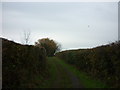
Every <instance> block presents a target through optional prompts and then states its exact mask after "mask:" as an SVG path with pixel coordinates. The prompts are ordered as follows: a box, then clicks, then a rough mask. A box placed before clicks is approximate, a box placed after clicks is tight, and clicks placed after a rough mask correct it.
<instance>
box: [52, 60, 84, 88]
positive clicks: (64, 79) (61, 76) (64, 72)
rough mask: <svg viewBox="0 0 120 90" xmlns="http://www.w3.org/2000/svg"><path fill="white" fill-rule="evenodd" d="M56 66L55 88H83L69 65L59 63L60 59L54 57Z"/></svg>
mask: <svg viewBox="0 0 120 90" xmlns="http://www.w3.org/2000/svg"><path fill="white" fill-rule="evenodd" d="M53 63H54V64H55V68H56V80H54V83H53V86H52V87H53V88H83V85H82V84H81V83H80V81H79V79H78V78H77V76H76V75H75V74H74V73H73V72H71V70H69V69H68V68H67V67H65V66H64V65H62V64H60V63H59V60H57V59H56V58H53Z"/></svg>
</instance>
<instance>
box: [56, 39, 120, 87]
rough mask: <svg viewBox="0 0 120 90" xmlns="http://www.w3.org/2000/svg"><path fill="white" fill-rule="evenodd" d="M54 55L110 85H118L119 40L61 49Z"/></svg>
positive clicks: (119, 65) (119, 80) (119, 81)
mask: <svg viewBox="0 0 120 90" xmlns="http://www.w3.org/2000/svg"><path fill="white" fill-rule="evenodd" d="M56 56H57V57H59V58H61V59H63V60H64V61H66V62H67V63H69V64H72V65H75V66H76V67H77V68H78V69H79V70H81V71H83V72H87V73H88V74H89V75H91V76H93V77H95V78H97V79H100V80H101V81H103V82H105V83H106V84H108V85H109V86H111V87H120V75H119V72H120V41H119V42H116V43H112V44H109V45H104V46H99V47H96V48H92V49H78V50H67V51H62V52H59V53H57V54H56Z"/></svg>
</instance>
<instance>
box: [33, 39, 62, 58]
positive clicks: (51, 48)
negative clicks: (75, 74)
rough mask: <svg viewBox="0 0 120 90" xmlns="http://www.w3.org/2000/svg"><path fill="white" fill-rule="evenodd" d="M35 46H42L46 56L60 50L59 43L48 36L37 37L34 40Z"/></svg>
mask: <svg viewBox="0 0 120 90" xmlns="http://www.w3.org/2000/svg"><path fill="white" fill-rule="evenodd" d="M35 46H39V47H44V48H45V49H46V54H47V56H53V55H54V54H55V53H56V52H58V51H60V48H61V45H60V44H58V43H57V42H55V41H54V40H52V39H49V38H43V39H39V40H38V41H37V42H35Z"/></svg>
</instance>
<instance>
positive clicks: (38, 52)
mask: <svg viewBox="0 0 120 90" xmlns="http://www.w3.org/2000/svg"><path fill="white" fill-rule="evenodd" d="M45 65H46V53H45V50H44V48H39V47H35V46H32V45H21V44H17V43H15V42H13V41H9V40H6V39H3V38H2V80H3V82H2V87H3V88H9V87H10V88H15V87H34V86H32V84H33V81H34V77H35V76H36V75H37V74H39V75H40V74H41V73H42V72H43V71H44V70H45Z"/></svg>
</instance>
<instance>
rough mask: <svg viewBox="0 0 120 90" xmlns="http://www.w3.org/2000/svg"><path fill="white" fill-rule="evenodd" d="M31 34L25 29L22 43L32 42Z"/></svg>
mask: <svg viewBox="0 0 120 90" xmlns="http://www.w3.org/2000/svg"><path fill="white" fill-rule="evenodd" d="M30 36H31V32H30V31H24V32H23V36H22V43H23V44H29V43H30Z"/></svg>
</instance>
